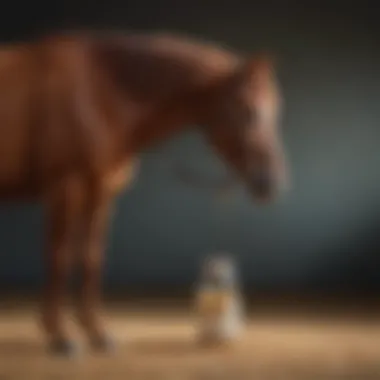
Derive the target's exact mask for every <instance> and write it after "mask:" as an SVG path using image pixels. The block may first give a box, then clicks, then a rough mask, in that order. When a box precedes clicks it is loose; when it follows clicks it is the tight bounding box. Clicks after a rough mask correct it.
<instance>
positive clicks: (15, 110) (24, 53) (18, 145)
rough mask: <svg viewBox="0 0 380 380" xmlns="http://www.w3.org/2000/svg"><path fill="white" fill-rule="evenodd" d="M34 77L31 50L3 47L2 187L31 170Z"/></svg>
mask: <svg viewBox="0 0 380 380" xmlns="http://www.w3.org/2000/svg"><path fill="white" fill-rule="evenodd" d="M33 77H34V71H33V64H32V54H31V53H30V52H29V51H28V50H27V49H25V50H24V49H22V48H19V47H18V48H13V47H7V48H4V47H3V48H1V49H0V133H1V138H0V186H11V185H13V184H16V183H17V182H20V181H22V180H23V177H24V176H25V172H26V171H27V167H28V158H29V157H28V154H29V144H30V126H31V114H32V112H33V108H32V98H33V87H32V82H33Z"/></svg>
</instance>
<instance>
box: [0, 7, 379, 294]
mask: <svg viewBox="0 0 380 380" xmlns="http://www.w3.org/2000/svg"><path fill="white" fill-rule="evenodd" d="M95 3H96V2H88V3H86V2H84V1H83V2H82V3H81V2H79V1H78V2H76V3H75V4H74V2H65V3H62V4H61V5H59V4H54V8H55V7H57V8H56V9H54V10H53V6H51V8H52V9H49V10H46V9H43V8H42V6H39V5H38V4H35V3H33V4H34V8H33V9H32V5H28V6H26V7H27V8H25V6H24V9H23V12H22V13H23V15H22V16H20V14H19V8H17V5H15V4H13V6H12V7H11V6H8V7H9V8H8V13H7V12H2V14H1V17H0V21H1V22H0V24H2V35H3V39H5V40H6V39H14V38H16V39H17V38H29V37H30V36H33V35H35V34H36V33H39V32H40V31H46V30H52V29H59V28H61V27H68V26H91V27H106V26H107V25H110V26H112V27H117V28H125V29H165V30H170V31H181V32H186V33H188V34H190V35H193V36H199V37H205V38H207V39H210V40H216V41H220V42H224V43H226V44H229V45H231V46H232V47H234V48H238V49H242V50H243V51H244V50H245V51H249V50H252V51H256V50H260V49H265V50H269V51H272V52H274V53H275V54H276V55H277V56H278V63H279V65H280V66H279V69H280V71H279V77H280V80H281V83H282V86H283V91H284V95H285V99H286V115H285V120H284V137H285V143H286V146H287V151H288V156H289V161H290V164H291V167H292V172H293V180H294V189H293V191H292V192H291V193H290V194H289V195H288V196H287V198H286V199H284V200H283V201H282V203H279V204H277V205H273V206H271V207H268V208H262V207H259V208H258V207H256V206H255V205H253V204H251V203H250V201H249V200H248V198H247V196H246V195H245V194H244V191H242V190H241V189H237V191H236V193H235V197H234V198H232V199H230V200H229V201H228V202H225V203H218V202H217V201H216V200H215V199H214V198H213V196H212V194H211V193H207V192H202V191H200V190H197V189H192V188H188V187H186V186H185V185H184V184H181V183H179V182H178V181H177V180H176V178H175V177H174V176H173V173H172V170H171V168H172V165H173V163H174V162H179V161H180V162H184V163H186V164H187V165H191V167H193V168H194V170H199V171H200V173H203V175H207V174H208V173H209V174H210V175H215V176H216V175H217V173H218V172H221V173H223V168H222V167H221V165H220V163H219V162H218V160H217V159H216V158H215V157H214V156H213V154H212V153H211V152H210V151H209V150H208V148H207V147H205V145H203V141H202V139H201V138H200V136H198V135H196V134H186V135H181V136H177V137H175V138H173V139H172V140H171V141H168V142H167V143H166V144H164V145H163V146H160V147H157V148H156V149H154V150H152V151H151V152H146V153H145V154H144V157H143V164H142V168H141V172H140V175H139V178H138V181H137V183H136V185H135V186H134V188H133V189H131V190H130V191H129V192H126V193H125V194H124V195H123V196H122V197H121V199H120V200H119V201H118V203H117V208H116V210H115V216H114V220H113V223H112V225H111V229H110V237H109V246H108V262H107V269H106V280H107V283H108V284H114V285H125V286H127V285H142V284H155V285H158V284H177V285H181V284H183V285H187V284H189V283H191V281H192V280H193V279H194V275H195V274H196V270H197V265H198V262H199V260H200V258H201V257H202V255H203V254H204V253H206V252H207V251H208V250H210V249H213V248H224V249H227V250H230V251H231V252H233V253H234V254H236V255H237V256H238V258H239V263H240V265H241V267H242V272H243V276H244V280H245V281H246V282H247V283H249V284H251V285H252V286H255V287H258V288H259V287H270V288H274V289H277V288H276V287H277V286H278V289H283V288H284V287H285V286H289V287H298V288H305V289H307V288H309V287H312V286H313V287H317V288H325V287H330V286H331V287H332V286H341V287H352V288H359V287H360V286H366V287H367V288H369V287H373V288H375V287H378V286H380V275H379V274H378V273H379V270H378V268H379V259H378V251H379V247H380V239H379V237H378V235H379V234H378V232H377V231H376V228H377V226H378V225H379V223H378V222H379V221H380V197H379V194H380V170H379V165H380V149H379V141H380V128H379V120H380V71H379V69H380V53H379V46H380V45H379V42H380V38H379V36H378V34H379V28H378V27H377V26H376V25H377V20H376V19H375V14H374V11H373V8H371V7H370V4H369V3H366V4H365V5H363V2H361V3H360V4H361V6H360V7H358V6H357V5H356V6H354V5H350V8H347V7H348V6H349V5H348V4H347V5H346V7H341V6H339V5H338V4H337V3H336V5H332V4H334V2H329V4H330V5H329V6H328V7H327V6H325V5H324V3H323V2H318V3H317V2H316V3H315V6H311V5H310V4H311V3H310V2H308V4H309V5H308V6H306V5H301V2H297V1H283V2H280V1H277V2H274V1H272V2H271V1H266V2H265V4H262V5H260V6H256V5H254V3H256V2H253V1H251V2H249V1H246V2H244V1H242V2H241V3H240V5H239V2H236V1H235V2H232V1H226V2H224V3H223V2H221V1H218V2H216V1H208V2H206V1H204V4H206V3H207V6H206V5H203V6H201V5H200V4H201V2H195V3H194V2H193V3H190V2H188V3H186V2H184V1H157V2H153V1H152V3H151V4H149V3H148V2H147V1H143V0H140V1H137V0H136V1H129V2H128V1H123V2H122V1H119V2H117V1H108V2H104V3H103V4H102V3H97V4H95ZM105 3H106V4H105ZM198 3H199V4H198ZM278 4H282V5H281V6H279V5H278ZM305 4H306V2H305ZM317 4H318V5H317ZM357 4H359V3H358V2H357ZM366 7H367V8H366ZM48 11H49V12H50V13H49V12H48ZM24 12H25V13H24ZM44 12H47V13H44ZM11 20H13V21H12V22H11ZM0 224H1V228H0V242H1V247H2V248H1V255H2V257H3V261H2V263H1V265H0V282H2V283H4V284H5V283H6V284H8V285H10V284H13V285H17V284H38V283H40V282H41V280H42V263H41V250H42V247H43V240H42V239H43V229H42V227H43V218H42V215H41V212H40V210H39V208H38V206H29V207H26V206H8V205H7V206H4V207H2V209H1V212H0Z"/></svg>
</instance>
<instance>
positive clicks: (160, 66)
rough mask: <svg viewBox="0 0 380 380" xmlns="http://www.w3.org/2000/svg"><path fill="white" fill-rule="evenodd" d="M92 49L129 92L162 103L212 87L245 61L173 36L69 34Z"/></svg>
mask: <svg viewBox="0 0 380 380" xmlns="http://www.w3.org/2000/svg"><path fill="white" fill-rule="evenodd" d="M61 36H62V37H64V38H67V37H68V38H70V37H72V38H73V39H75V40H82V41H84V43H85V44H87V46H91V49H92V51H93V52H94V54H95V56H96V60H97V61H99V62H102V65H103V66H104V67H106V68H107V71H108V72H109V73H111V75H113V76H114V81H115V83H118V84H120V85H123V83H124V86H125V88H128V91H130V92H133V93H135V94H136V95H138V94H139V95H141V96H140V99H139V100H141V98H144V99H146V98H147V97H148V98H149V97H150V96H154V97H157V96H158V97H159V98H160V99H161V100H162V99H164V98H166V99H168V98H172V97H175V96H178V95H179V94H181V95H182V94H184V93H186V91H187V90H190V89H191V90H193V89H196V88H197V87H198V86H208V85H209V84H211V83H212V82H213V81H217V80H218V79H219V78H220V77H221V76H225V75H226V74H229V73H231V72H232V70H234V69H235V68H236V67H237V66H238V65H239V64H240V62H241V61H242V56H241V55H239V54H237V53H235V52H233V51H232V50H231V49H228V48H226V47H222V46H221V45H217V44H214V43H210V42H205V41H201V40H196V39H194V38H189V37H185V36H180V35H174V34H171V33H165V32H160V33H132V32H129V33H128V32H118V31H95V32H91V31H84V32H75V31H70V32H65V33H63V34H61Z"/></svg>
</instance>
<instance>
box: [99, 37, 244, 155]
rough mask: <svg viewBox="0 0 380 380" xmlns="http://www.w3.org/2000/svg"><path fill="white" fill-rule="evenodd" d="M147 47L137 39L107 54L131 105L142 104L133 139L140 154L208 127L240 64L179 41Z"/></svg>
mask: <svg viewBox="0 0 380 380" xmlns="http://www.w3.org/2000/svg"><path fill="white" fill-rule="evenodd" d="M137 41H138V42H139V40H138V39H137ZM142 42H144V41H140V43H136V41H135V40H134V39H133V37H132V38H130V39H129V40H127V42H126V43H125V44H112V43H111V44H110V45H107V46H103V53H102V54H103V60H104V58H105V62H106V64H107V65H108V71H109V73H112V75H113V76H114V79H116V81H115V83H116V84H117V86H118V88H119V90H120V92H121V93H122V94H124V95H125V97H126V102H127V103H128V101H130V100H131V99H133V101H132V102H131V103H132V104H133V105H134V106H135V105H136V104H140V105H141V109H140V106H137V109H138V110H139V111H138V112H137V113H140V114H139V115H141V120H139V122H138V123H137V124H136V127H135V128H134V129H133V131H132V134H133V135H132V136H129V137H131V139H132V141H133V145H134V148H135V149H136V150H142V149H145V148H147V147H149V146H151V145H154V144H155V143H157V142H160V141H162V140H165V139H166V138H168V137H170V136H171V135H173V134H175V133H179V132H180V131H182V130H184V129H185V128H188V127H189V126H190V125H195V124H196V125H199V124H200V123H202V122H203V115H202V113H203V111H204V110H205V108H207V103H208V102H209V100H210V97H211V96H212V94H213V93H214V88H215V87H216V86H217V85H218V84H219V83H220V82H221V81H223V80H224V79H225V78H226V76H228V75H229V74H230V73H231V70H232V69H234V68H235V67H236V64H237V63H238V58H237V57H236V56H235V55H233V54H232V53H229V52H227V51H224V50H222V49H217V48H208V47H204V46H202V45H198V44H190V45H187V44H186V42H184V43H183V45H182V41H180V40H178V39H171V38H164V39H162V38H157V39H156V38H155V37H154V36H152V37H151V38H150V37H147V38H146V39H145V42H146V44H142ZM110 75H111V74H110ZM134 106H132V108H133V107H134Z"/></svg>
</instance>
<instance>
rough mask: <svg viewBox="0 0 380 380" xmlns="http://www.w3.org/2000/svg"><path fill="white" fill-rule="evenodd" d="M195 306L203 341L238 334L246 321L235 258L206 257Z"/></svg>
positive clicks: (227, 339) (227, 338)
mask: <svg viewBox="0 0 380 380" xmlns="http://www.w3.org/2000/svg"><path fill="white" fill-rule="evenodd" d="M195 309H196V316H197V332H198V340H199V342H200V343H202V344H206V345H213V344H220V343H222V344H223V343H231V342H233V341H235V340H236V339H238V338H239V336H240V335H241V333H242V330H243V325H244V321H243V302H242V295H241V291H240V289H239V286H238V281H237V271H236V267H235V265H234V262H233V261H232V259H230V258H229V257H227V256H225V255H223V256H222V255H218V256H215V257H212V258H208V259H206V260H205V262H204V263H203V265H202V273H201V276H200V280H199V283H198V286H197V290H196V300H195Z"/></svg>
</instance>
